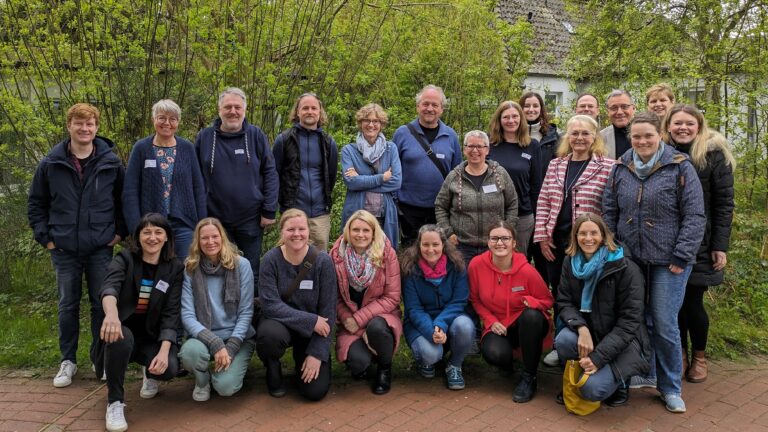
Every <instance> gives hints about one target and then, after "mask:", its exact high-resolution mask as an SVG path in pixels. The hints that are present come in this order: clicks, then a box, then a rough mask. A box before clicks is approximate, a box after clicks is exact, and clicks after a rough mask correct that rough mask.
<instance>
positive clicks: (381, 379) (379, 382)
mask: <svg viewBox="0 0 768 432" xmlns="http://www.w3.org/2000/svg"><path fill="white" fill-rule="evenodd" d="M391 387H392V365H389V366H381V365H379V366H377V367H376V381H374V383H373V393H374V394H377V395H383V394H387V393H389V389H390V388H391Z"/></svg>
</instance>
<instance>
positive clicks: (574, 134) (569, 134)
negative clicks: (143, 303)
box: [568, 132, 592, 138]
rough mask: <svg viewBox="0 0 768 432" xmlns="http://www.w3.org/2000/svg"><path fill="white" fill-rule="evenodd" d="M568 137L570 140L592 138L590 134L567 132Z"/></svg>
mask: <svg viewBox="0 0 768 432" xmlns="http://www.w3.org/2000/svg"><path fill="white" fill-rule="evenodd" d="M568 136H569V137H572V138H579V137H589V136H592V132H568Z"/></svg>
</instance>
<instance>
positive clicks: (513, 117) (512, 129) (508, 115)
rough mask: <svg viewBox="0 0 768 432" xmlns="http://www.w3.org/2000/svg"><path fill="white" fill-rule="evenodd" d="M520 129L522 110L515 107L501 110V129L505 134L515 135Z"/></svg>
mask: <svg viewBox="0 0 768 432" xmlns="http://www.w3.org/2000/svg"><path fill="white" fill-rule="evenodd" d="M518 129H520V112H518V111H517V108H515V107H509V108H507V109H505V110H504V111H502V112H501V130H502V132H504V135H505V136H506V135H511V136H514V135H515V134H516V133H517V130H518Z"/></svg>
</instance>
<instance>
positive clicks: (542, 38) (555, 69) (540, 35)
mask: <svg viewBox="0 0 768 432" xmlns="http://www.w3.org/2000/svg"><path fill="white" fill-rule="evenodd" d="M496 13H498V14H499V16H500V17H501V18H502V19H503V20H505V21H507V22H509V23H512V24H514V23H515V22H517V20H518V19H519V18H520V17H522V18H525V19H528V21H529V22H530V23H531V24H532V25H533V31H534V40H533V41H532V44H531V46H532V48H533V63H532V64H531V67H530V68H529V70H528V72H529V73H530V74H541V75H552V76H564V75H565V71H566V68H565V61H566V58H567V57H568V53H569V52H570V50H571V38H572V34H573V31H574V26H575V25H576V23H575V22H574V21H573V20H572V19H571V17H570V15H569V14H568V13H567V11H566V9H565V2H564V1H563V0H534V1H526V0H499V2H498V3H497V4H496Z"/></svg>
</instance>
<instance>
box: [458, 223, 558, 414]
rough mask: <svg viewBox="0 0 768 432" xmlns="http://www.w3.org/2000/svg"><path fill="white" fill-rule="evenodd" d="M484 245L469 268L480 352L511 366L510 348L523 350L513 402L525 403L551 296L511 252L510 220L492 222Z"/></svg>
mask: <svg viewBox="0 0 768 432" xmlns="http://www.w3.org/2000/svg"><path fill="white" fill-rule="evenodd" d="M488 249H489V250H488V251H487V252H484V253H483V254H481V255H478V256H477V257H475V258H474V259H473V260H472V262H471V263H469V269H468V276H469V298H470V301H471V302H472V306H474V308H475V310H476V311H477V314H478V315H480V318H481V319H482V321H483V338H482V348H481V352H482V355H483V358H484V359H485V361H487V362H488V363H490V364H492V365H494V366H498V367H500V368H503V369H511V368H512V353H513V351H514V350H515V349H518V348H519V349H520V351H522V357H523V365H524V369H523V373H522V377H521V380H520V383H519V384H518V385H517V388H515V393H514V395H513V397H512V400H514V401H515V402H520V403H522V402H528V401H529V400H531V399H532V398H533V395H534V394H535V393H536V371H537V367H538V364H539V359H540V357H541V352H542V348H543V346H542V345H543V343H544V339H545V337H546V336H547V335H549V330H550V324H551V322H550V315H549V309H550V308H552V305H553V304H554V299H553V298H552V294H551V293H550V292H549V289H548V288H547V285H546V284H545V283H544V280H543V279H542V278H541V276H540V275H539V273H538V272H537V271H536V269H534V268H533V267H532V266H531V265H530V264H528V260H526V258H525V255H523V254H521V253H518V252H515V230H514V228H513V227H512V226H511V225H510V224H509V223H507V222H505V221H499V222H496V223H494V224H493V225H492V226H491V230H490V232H489V234H488Z"/></svg>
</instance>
